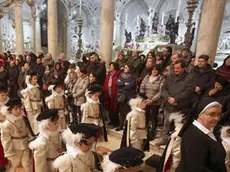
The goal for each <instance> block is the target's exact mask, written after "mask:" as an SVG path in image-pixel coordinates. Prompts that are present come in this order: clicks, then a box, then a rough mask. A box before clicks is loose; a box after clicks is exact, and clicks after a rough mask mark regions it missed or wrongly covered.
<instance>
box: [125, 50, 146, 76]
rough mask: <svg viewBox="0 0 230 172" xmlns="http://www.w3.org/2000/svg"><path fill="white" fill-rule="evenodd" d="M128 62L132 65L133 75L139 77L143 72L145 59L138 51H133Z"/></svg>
mask: <svg viewBox="0 0 230 172" xmlns="http://www.w3.org/2000/svg"><path fill="white" fill-rule="evenodd" d="M126 64H128V65H129V66H131V67H132V71H131V73H132V75H133V76H135V77H138V76H139V75H140V73H141V69H142V67H143V60H142V59H141V57H140V56H139V55H138V52H137V51H133V52H132V56H131V57H129V58H128V60H127V62H126Z"/></svg>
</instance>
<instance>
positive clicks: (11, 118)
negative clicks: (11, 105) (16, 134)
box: [6, 114, 23, 123]
mask: <svg viewBox="0 0 230 172" xmlns="http://www.w3.org/2000/svg"><path fill="white" fill-rule="evenodd" d="M22 118H23V115H22V114H21V115H20V116H18V117H16V116H14V115H12V114H8V115H6V119H7V120H8V121H10V122H12V123H14V122H15V121H16V120H19V119H22Z"/></svg>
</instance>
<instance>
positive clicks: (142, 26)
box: [139, 18, 146, 37]
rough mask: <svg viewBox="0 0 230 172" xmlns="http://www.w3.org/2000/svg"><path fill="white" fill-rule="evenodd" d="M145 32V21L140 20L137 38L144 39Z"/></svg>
mask: <svg viewBox="0 0 230 172" xmlns="http://www.w3.org/2000/svg"><path fill="white" fill-rule="evenodd" d="M145 31H146V25H145V21H144V20H143V19H142V18H141V25H140V33H139V37H144V36H145Z"/></svg>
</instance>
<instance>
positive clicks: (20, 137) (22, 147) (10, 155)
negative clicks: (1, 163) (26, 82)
mask: <svg viewBox="0 0 230 172" xmlns="http://www.w3.org/2000/svg"><path fill="white" fill-rule="evenodd" d="M2 114H3V115H4V116H5V117H6V119H5V121H4V124H3V125H2V129H1V140H2V145H3V148H4V153H5V157H6V158H7V159H8V161H9V171H10V172H15V171H16V169H17V167H19V166H20V165H22V166H23V168H24V169H25V171H26V172H31V171H32V165H31V157H30V150H29V147H28V143H29V133H28V131H27V126H26V123H25V122H24V119H23V112H22V102H21V99H19V98H14V99H10V100H9V101H8V102H7V103H6V106H5V107H4V108H3V109H2Z"/></svg>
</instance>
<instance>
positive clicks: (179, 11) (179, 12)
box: [177, 0, 181, 16]
mask: <svg viewBox="0 0 230 172" xmlns="http://www.w3.org/2000/svg"><path fill="white" fill-rule="evenodd" d="M180 5H181V0H179V3H178V9H177V11H178V14H180ZM178 16H179V15H178Z"/></svg>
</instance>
